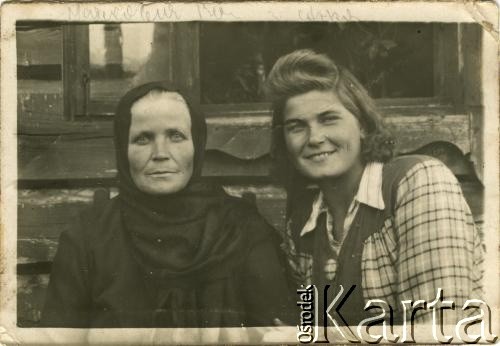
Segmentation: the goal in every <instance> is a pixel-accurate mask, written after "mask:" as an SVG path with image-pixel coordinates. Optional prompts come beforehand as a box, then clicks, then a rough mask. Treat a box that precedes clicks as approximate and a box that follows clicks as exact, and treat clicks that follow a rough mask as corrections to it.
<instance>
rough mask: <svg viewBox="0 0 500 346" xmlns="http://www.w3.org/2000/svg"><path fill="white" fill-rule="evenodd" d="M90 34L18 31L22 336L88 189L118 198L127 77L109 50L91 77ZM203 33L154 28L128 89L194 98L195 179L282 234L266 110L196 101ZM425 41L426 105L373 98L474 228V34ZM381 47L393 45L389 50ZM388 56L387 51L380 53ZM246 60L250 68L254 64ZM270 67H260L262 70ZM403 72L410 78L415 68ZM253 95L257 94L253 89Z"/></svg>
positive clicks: (182, 26) (281, 199)
mask: <svg viewBox="0 0 500 346" xmlns="http://www.w3.org/2000/svg"><path fill="white" fill-rule="evenodd" d="M117 28H118V26H117V25H115V26H111V27H110V26H108V27H106V28H105V30H104V32H105V36H104V38H103V40H104V42H110V40H111V41H113V40H115V41H116V38H117V37H118V38H119V37H120V35H121V33H120V32H119V31H117V30H118V29H117ZM92 30H93V29H92V28H90V30H89V26H88V25H72V24H64V23H60V24H57V23H19V25H18V30H17V43H18V44H17V47H18V48H17V49H18V114H17V117H18V172H19V181H18V189H19V193H18V230H17V231H18V325H19V326H21V327H31V326H36V325H37V323H38V321H39V318H40V310H41V307H42V305H43V300H44V294H45V289H46V286H47V283H48V277H49V272H50V264H51V260H52V258H53V256H54V254H55V251H56V249H57V242H58V237H59V235H60V233H61V232H62V231H63V230H64V229H67V228H68V227H71V224H72V222H73V220H74V219H75V216H76V215H77V214H78V213H80V212H81V210H82V209H83V208H86V207H88V206H89V205H91V204H92V203H93V200H94V196H95V192H96V191H99V190H100V189H102V188H105V189H106V190H107V191H110V193H111V195H114V194H116V193H117V191H116V187H115V185H116V184H115V183H116V182H115V178H114V177H115V174H116V169H115V161H114V149H113V142H112V138H113V134H112V112H113V109H114V105H115V104H116V101H117V97H118V95H117V91H116V90H118V89H119V90H121V89H123V88H124V86H123V85H124V84H123V79H124V78H129V77H127V76H126V72H124V71H123V70H122V67H121V66H119V65H117V64H116V61H114V60H116V59H123V56H122V55H120V54H119V53H118V52H116V51H114V52H113V50H111V52H107V53H106V54H104V55H102V56H103V57H104V59H107V60H109V61H108V62H107V65H106V66H111V67H110V68H109V69H108V70H106V71H104V72H103V71H97V72H96V71H95V70H94V71H93V70H92V69H91V65H92V59H96V58H95V57H92V55H91V54H92V53H91V52H89V49H90V48H89V40H90V39H91V38H92ZM211 30H212V31H211V32H212V34H210V33H207V32H208V30H206V32H205V31H204V26H203V24H202V23H176V24H173V23H163V24H155V25H154V27H153V28H152V31H151V35H152V37H153V41H154V42H165V43H164V44H163V45H162V46H160V45H153V47H152V49H151V51H150V53H149V56H148V59H149V60H148V61H149V65H147V66H146V67H145V68H142V69H140V70H139V71H138V73H137V74H136V75H134V76H133V80H134V83H136V84H139V83H141V82H144V81H149V80H155V79H167V80H172V81H176V82H178V83H183V84H184V85H185V86H186V87H188V88H189V89H190V90H192V92H193V95H194V96H195V98H196V99H197V100H200V103H202V107H203V110H204V112H205V114H206V117H207V123H208V143H207V152H206V158H205V163H204V167H203V176H204V177H205V178H206V179H209V180H214V181H218V182H220V183H222V184H223V185H224V187H225V189H226V190H227V191H228V192H229V193H231V194H234V195H239V196H247V197H248V196H251V197H253V198H255V202H256V204H257V206H258V208H259V210H260V211H261V213H262V214H263V215H264V217H265V218H266V219H267V220H268V221H269V222H270V223H271V224H272V225H273V226H274V227H275V228H277V229H282V228H283V227H284V214H285V201H286V194H285V192H284V191H283V189H282V188H281V187H280V186H279V185H278V184H276V183H275V182H274V181H273V180H272V179H271V178H270V176H269V166H270V157H269V149H270V132H271V128H270V118H271V113H270V110H269V105H268V104H265V103H262V102H260V101H259V100H258V99H257V101H252V97H253V96H252V97H246V96H245V97H241V96H240V95H239V94H235V95H237V97H241V100H243V101H242V102H239V103H217V102H209V101H210V100H212V101H213V100H214V99H215V98H216V96H217V95H215V96H214V95H211V94H209V93H207V92H206V90H207V88H208V87H210V85H209V86H208V87H207V86H206V84H207V82H206V80H204V79H203V76H204V74H205V75H206V74H207V72H206V70H205V71H204V70H203V66H204V64H205V62H204V60H203V58H204V56H203V50H205V51H207V50H208V48H206V47H205V46H206V45H207V41H210V35H215V34H214V32H216V31H217V30H222V31H223V30H226V29H224V28H223V27H215V28H212V29H211ZM89 32H90V35H89ZM430 32H431V33H430V35H431V37H432V50H431V52H432V63H433V66H432V69H431V71H432V74H433V75H432V76H433V78H432V81H431V84H432V87H431V88H432V90H433V92H432V96H430V97H412V98H410V97H390V96H391V94H390V90H389V91H388V89H387V87H380V88H378V89H376V90H375V91H376V92H379V93H381V95H382V97H379V98H377V102H378V104H379V107H380V109H381V112H382V113H383V114H384V116H385V118H386V120H387V122H388V124H389V125H390V126H391V127H392V129H393V131H394V132H395V134H396V135H397V138H398V143H397V145H398V147H397V149H398V153H399V154H408V153H422V154H428V155H431V156H434V157H437V158H439V159H440V160H442V161H443V162H445V163H446V164H447V165H448V166H449V167H450V168H451V169H452V171H453V172H454V173H455V175H456V176H457V178H458V179H459V181H460V183H461V185H462V189H463V191H464V194H465V196H466V198H467V201H468V202H469V205H470V206H471V209H472V212H473V215H474V217H475V219H476V221H477V222H478V224H479V225H480V224H481V222H482V211H483V186H482V184H481V177H482V148H481V146H480V143H481V134H482V126H483V125H482V114H483V109H482V94H481V80H480V66H481V65H480V61H481V56H480V52H481V34H482V33H481V29H480V27H479V26H477V25H473V24H433V25H432V28H431V31H430ZM261 34H262V33H261ZM354 34H355V33H354ZM332 35H333V34H332ZM386 41H387V40H386ZM385 44H386V45H388V46H389V47H391V43H390V42H389V43H387V42H385ZM254 46H255V45H254ZM257 46H258V45H257ZM255 47H256V46H255ZM255 47H252V49H257V48H255ZM216 48H217V47H215V48H214V47H212V49H216ZM217 49H219V48H217ZM390 49H392V48H387V47H386V51H390ZM174 52H175V53H174ZM89 56H90V59H89ZM101 58H102V57H101ZM256 59H257V62H259V63H260V61H261V60H260V59H261V58H259V55H257V58H256ZM404 63H405V62H404V61H403V62H402V64H403V66H404ZM200 66H201V67H200ZM269 68H270V66H266V69H267V71H268V69H269ZM406 68H410V69H414V70H416V71H418V68H419V67H418V66H411V67H406ZM98 73H107V74H108V75H113V74H114V75H115V78H114V79H113V78H111V79H109V80H106V81H104V82H103V84H102V85H99V84H98V83H97V82H96V81H95V80H94V79H97V77H96V75H97V74H98ZM120 76H125V77H123V78H122V79H120V78H121V77H120ZM160 77H161V78H160ZM106 83H107V84H106ZM203 88H205V91H204V89H203ZM253 88H254V89H253V92H254V95H258V94H259V85H258V83H257V84H256V86H254V87H253ZM389 89H390V88H389ZM96 90H97V91H96ZM384 95H385V97H384ZM255 97H257V96H255ZM207 100H209V101H207Z"/></svg>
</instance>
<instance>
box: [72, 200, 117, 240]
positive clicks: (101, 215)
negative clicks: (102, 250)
mask: <svg viewBox="0 0 500 346" xmlns="http://www.w3.org/2000/svg"><path fill="white" fill-rule="evenodd" d="M119 220H120V213H119V206H118V198H117V197H114V198H111V199H109V200H106V201H104V202H100V203H98V204H97V203H93V204H91V205H89V206H87V207H85V208H84V209H83V210H82V211H81V212H80V213H79V214H78V216H77V217H76V219H75V221H74V223H73V225H72V226H71V227H69V228H68V229H67V230H66V231H65V232H63V234H62V236H64V237H66V238H70V239H73V240H74V241H77V242H85V243H87V244H92V243H96V242H100V241H102V240H103V239H105V238H106V237H107V233H110V232H112V230H113V227H109V226H110V224H112V223H116V222H119Z"/></svg>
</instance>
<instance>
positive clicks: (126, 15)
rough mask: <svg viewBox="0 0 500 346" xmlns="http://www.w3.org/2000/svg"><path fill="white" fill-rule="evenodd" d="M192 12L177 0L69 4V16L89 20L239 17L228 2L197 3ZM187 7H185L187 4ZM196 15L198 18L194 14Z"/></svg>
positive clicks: (69, 17) (72, 18)
mask: <svg viewBox="0 0 500 346" xmlns="http://www.w3.org/2000/svg"><path fill="white" fill-rule="evenodd" d="M192 6H194V7H193V8H192V10H191V11H189V14H187V15H183V12H182V11H181V8H182V7H180V6H176V4H173V3H167V2H165V3H163V2H151V3H143V4H141V5H138V4H126V5H115V6H111V7H109V6H106V7H105V6H97V5H94V6H89V5H82V4H80V3H78V4H74V5H71V6H68V20H85V21H130V20H139V21H145V22H153V21H169V20H173V21H176V20H193V19H199V20H223V19H233V20H234V19H238V17H237V16H235V15H234V14H233V13H231V12H230V11H228V10H227V8H225V7H224V5H221V4H215V3H208V2H206V3H203V2H201V3H196V4H192ZM184 9H185V7H184ZM193 17H194V18H193Z"/></svg>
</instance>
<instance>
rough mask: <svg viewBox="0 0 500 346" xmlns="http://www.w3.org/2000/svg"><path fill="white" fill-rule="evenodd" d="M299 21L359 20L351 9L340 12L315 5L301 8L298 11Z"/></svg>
mask: <svg viewBox="0 0 500 346" xmlns="http://www.w3.org/2000/svg"><path fill="white" fill-rule="evenodd" d="M298 15H299V20H303V21H332V22H335V21H343V22H345V21H355V20H358V18H356V17H354V16H353V15H352V13H351V11H350V10H349V9H347V10H345V11H343V12H339V11H335V10H333V9H330V8H319V7H315V6H313V5H310V6H308V7H304V8H300V9H299V10H298Z"/></svg>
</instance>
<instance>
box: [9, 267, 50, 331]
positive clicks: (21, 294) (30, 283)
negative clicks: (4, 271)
mask: <svg viewBox="0 0 500 346" xmlns="http://www.w3.org/2000/svg"><path fill="white" fill-rule="evenodd" d="M48 284H49V275H48V274H40V275H18V276H17V325H18V326H19V327H36V326H37V325H38V323H39V322H40V317H41V311H42V309H43V304H44V301H45V294H46V292H47V286H48Z"/></svg>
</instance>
